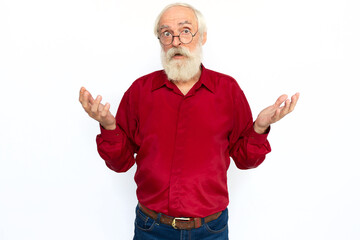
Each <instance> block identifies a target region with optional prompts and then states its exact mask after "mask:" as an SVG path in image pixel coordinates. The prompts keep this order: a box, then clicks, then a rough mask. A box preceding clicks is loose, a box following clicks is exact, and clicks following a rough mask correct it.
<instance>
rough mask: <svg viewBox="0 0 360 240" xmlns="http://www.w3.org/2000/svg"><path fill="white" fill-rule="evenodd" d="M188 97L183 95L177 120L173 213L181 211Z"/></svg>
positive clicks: (171, 200)
mask: <svg viewBox="0 0 360 240" xmlns="http://www.w3.org/2000/svg"><path fill="white" fill-rule="evenodd" d="M185 103H186V98H185V97H183V99H182V100H181V102H180V104H179V107H178V112H177V122H176V136H175V146H174V152H173V159H172V169H171V177H170V194H169V211H170V212H171V213H174V212H175V213H177V212H179V211H181V209H180V207H181V204H180V201H181V198H182V197H184V196H182V187H181V183H182V182H181V176H182V170H183V159H184V155H183V153H184V148H185V141H186V136H185V135H186V118H187V116H186V112H185V111H186V104H185Z"/></svg>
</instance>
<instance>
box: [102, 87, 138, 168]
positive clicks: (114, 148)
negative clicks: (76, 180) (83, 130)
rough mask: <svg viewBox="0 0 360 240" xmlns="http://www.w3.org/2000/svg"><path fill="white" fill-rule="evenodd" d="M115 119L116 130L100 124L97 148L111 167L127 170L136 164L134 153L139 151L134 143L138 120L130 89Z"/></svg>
mask: <svg viewBox="0 0 360 240" xmlns="http://www.w3.org/2000/svg"><path fill="white" fill-rule="evenodd" d="M115 119H116V129H115V130H106V129H104V128H103V127H102V126H100V130H101V133H100V134H99V135H97V137H96V143H97V148H98V152H99V154H100V156H101V157H102V158H103V159H104V160H105V163H106V165H107V166H108V167H109V168H110V169H112V170H114V171H115V172H126V171H127V170H129V169H130V168H131V167H132V166H133V165H134V163H135V158H134V154H135V153H136V151H137V147H136V145H135V143H134V135H135V132H136V128H137V124H136V123H137V121H136V120H135V119H136V118H135V117H134V112H133V111H132V107H131V104H130V91H129V90H128V91H127V92H126V93H125V94H124V96H123V98H122V100H121V102H120V105H119V109H118V111H117V114H116V117H115Z"/></svg>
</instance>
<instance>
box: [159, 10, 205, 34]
mask: <svg viewBox="0 0 360 240" xmlns="http://www.w3.org/2000/svg"><path fill="white" fill-rule="evenodd" d="M175 6H181V7H186V8H190V9H191V10H193V11H194V13H195V16H196V18H197V21H198V31H199V33H200V37H201V38H202V37H203V34H204V32H206V31H207V28H206V22H205V18H204V16H203V15H202V13H201V12H200V11H199V10H197V9H196V8H194V7H193V6H191V5H190V4H187V3H172V4H170V5H167V6H166V7H165V8H164V9H163V10H162V11H161V12H160V14H159V15H158V17H157V18H156V20H155V26H154V34H155V36H156V37H158V36H159V22H160V18H161V16H162V15H163V14H164V12H165V11H166V10H168V9H169V8H172V7H175Z"/></svg>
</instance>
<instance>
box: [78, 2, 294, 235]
mask: <svg viewBox="0 0 360 240" xmlns="http://www.w3.org/2000/svg"><path fill="white" fill-rule="evenodd" d="M155 34H156V36H157V37H158V39H159V42H160V45H161V60H162V64H163V67H164V70H161V71H156V72H153V73H150V74H148V75H146V76H143V77H141V78H139V79H137V80H136V81H135V82H134V83H133V84H132V85H131V87H130V88H129V89H128V90H127V91H126V92H125V94H124V96H123V98H122V100H121V103H120V106H119V108H118V111H117V114H116V117H114V116H113V115H112V114H111V113H110V111H109V108H110V105H109V104H108V103H106V104H105V105H104V104H102V103H101V99H102V98H101V96H97V97H96V99H93V97H92V96H91V94H90V93H89V92H88V91H87V90H86V89H85V88H83V87H82V88H81V90H80V99H79V100H80V102H81V103H82V106H83V108H84V109H85V111H86V112H87V113H88V114H89V115H90V117H92V118H93V119H95V120H97V121H98V122H99V123H100V130H101V134H99V135H98V136H97V139H96V141H97V146H98V152H99V154H100V156H101V157H102V158H103V159H104V160H105V163H106V165H107V166H108V167H109V168H110V169H112V170H114V171H116V172H125V171H127V170H129V169H130V168H131V167H132V166H133V165H134V164H135V163H136V165H137V170H136V174H135V181H136V184H137V192H136V193H137V198H138V201H139V204H138V206H137V207H136V220H135V236H134V239H147V240H148V239H205V240H210V239H228V227H227V224H228V210H227V206H228V203H229V198H228V191H227V177H226V172H227V169H228V167H229V164H230V157H231V158H232V159H233V160H234V162H235V164H236V166H237V167H238V168H240V169H250V168H255V167H257V166H258V165H259V164H261V163H262V162H263V161H264V159H265V155H266V154H267V153H269V152H270V145H269V143H268V141H267V135H268V133H269V130H270V124H273V123H275V122H276V121H278V120H280V119H281V118H283V117H284V116H285V115H286V114H288V113H290V112H291V111H292V110H293V109H294V108H295V105H296V102H297V100H298V98H299V94H298V93H297V94H295V95H294V96H292V98H291V100H289V99H287V96H286V95H282V96H280V97H279V98H278V99H277V101H276V103H275V104H274V105H271V106H269V107H267V108H266V109H264V110H263V111H261V112H260V114H259V115H258V117H257V119H256V120H255V121H253V119H252V114H251V111H250V107H249V104H248V102H247V100H246V98H245V95H244V93H243V91H242V90H241V89H240V87H239V86H238V84H237V82H236V81H235V80H234V79H233V78H231V77H230V76H227V75H224V74H221V73H218V72H215V71H211V70H209V69H206V68H205V67H204V66H203V65H202V64H201V57H202V45H203V44H205V42H206V38H207V34H206V26H205V22H204V19H203V16H202V15H201V13H200V12H199V11H198V10H196V9H194V8H193V7H191V6H190V5H187V4H172V5H169V6H167V7H165V9H164V10H163V11H162V12H161V13H160V15H159V17H158V18H157V20H156V24H155Z"/></svg>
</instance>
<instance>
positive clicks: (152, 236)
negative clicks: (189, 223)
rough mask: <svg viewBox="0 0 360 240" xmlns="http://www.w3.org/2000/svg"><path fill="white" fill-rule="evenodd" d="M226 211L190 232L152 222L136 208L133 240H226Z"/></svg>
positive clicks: (158, 220) (158, 221) (157, 221)
mask: <svg viewBox="0 0 360 240" xmlns="http://www.w3.org/2000/svg"><path fill="white" fill-rule="evenodd" d="M228 239H229V237H228V209H225V210H224V211H223V212H222V214H221V215H220V216H219V217H218V218H217V219H215V220H213V221H211V222H208V223H204V224H203V225H202V226H201V227H199V228H194V229H191V230H180V229H174V228H173V227H172V226H169V225H166V224H162V223H160V218H159V217H158V219H157V220H153V219H151V218H149V217H148V216H146V215H145V213H143V212H142V211H141V210H140V209H139V206H137V207H136V219H135V236H134V239H133V240H228Z"/></svg>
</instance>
